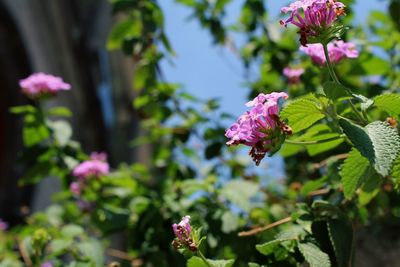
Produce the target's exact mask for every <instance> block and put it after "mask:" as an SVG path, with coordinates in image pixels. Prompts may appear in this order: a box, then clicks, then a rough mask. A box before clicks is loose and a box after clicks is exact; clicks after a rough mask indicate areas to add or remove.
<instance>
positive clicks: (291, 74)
mask: <svg viewBox="0 0 400 267" xmlns="http://www.w3.org/2000/svg"><path fill="white" fill-rule="evenodd" d="M303 73H304V69H303V68H290V67H286V68H284V69H283V75H285V76H286V77H287V79H288V82H289V84H298V83H300V76H301V75H302V74H303Z"/></svg>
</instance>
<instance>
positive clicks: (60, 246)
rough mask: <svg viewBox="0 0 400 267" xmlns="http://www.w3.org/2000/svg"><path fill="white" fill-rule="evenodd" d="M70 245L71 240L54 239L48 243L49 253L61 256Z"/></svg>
mask: <svg viewBox="0 0 400 267" xmlns="http://www.w3.org/2000/svg"><path fill="white" fill-rule="evenodd" d="M71 245H72V239H54V240H52V241H51V242H50V248H51V251H52V252H53V253H55V254H62V253H64V252H65V251H66V250H67V249H68V248H70V247H71Z"/></svg>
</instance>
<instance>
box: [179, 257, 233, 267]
mask: <svg viewBox="0 0 400 267" xmlns="http://www.w3.org/2000/svg"><path fill="white" fill-rule="evenodd" d="M207 262H208V263H209V264H210V265H211V266H212V267H231V266H233V264H234V263H235V260H209V259H207ZM186 266H187V267H209V266H208V265H207V264H206V263H205V262H204V261H203V260H202V259H201V258H199V257H191V258H190V259H189V260H188V261H187V265H186Z"/></svg>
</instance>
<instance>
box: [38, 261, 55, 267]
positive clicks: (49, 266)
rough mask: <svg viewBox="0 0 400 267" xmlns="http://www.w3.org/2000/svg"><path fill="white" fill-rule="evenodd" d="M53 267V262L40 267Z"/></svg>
mask: <svg viewBox="0 0 400 267" xmlns="http://www.w3.org/2000/svg"><path fill="white" fill-rule="evenodd" d="M53 266H54V265H53V263H52V262H51V261H48V262H45V263H42V264H41V265H40V267H53Z"/></svg>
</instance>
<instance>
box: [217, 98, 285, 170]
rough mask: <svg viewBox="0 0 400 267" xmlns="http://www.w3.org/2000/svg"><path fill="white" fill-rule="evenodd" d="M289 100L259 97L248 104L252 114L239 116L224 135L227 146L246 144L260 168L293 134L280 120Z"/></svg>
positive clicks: (247, 113)
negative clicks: (265, 158)
mask: <svg viewBox="0 0 400 267" xmlns="http://www.w3.org/2000/svg"><path fill="white" fill-rule="evenodd" d="M287 98H288V95H287V94H286V93H283V92H280V93H276V92H273V93H270V94H262V93H261V94H259V95H258V96H257V97H256V98H254V99H253V100H252V101H249V102H248V103H246V106H248V107H251V109H250V110H249V111H247V112H246V113H244V114H243V115H242V116H240V117H239V119H238V120H237V122H236V123H234V124H233V125H232V126H231V127H230V128H229V129H227V130H226V132H225V136H226V137H228V138H229V139H230V140H229V141H228V142H227V143H226V144H227V145H228V146H231V145H239V144H243V145H246V146H249V147H251V150H250V152H249V154H250V156H251V157H252V158H253V160H254V162H255V163H256V165H259V164H260V162H261V160H262V159H263V158H264V157H265V155H266V153H267V152H269V153H270V154H273V153H275V152H276V151H277V150H278V149H279V148H280V146H281V145H282V142H283V141H284V138H285V136H286V135H290V134H292V130H291V129H290V127H289V126H287V125H285V124H284V123H283V122H281V121H280V119H279V107H280V105H281V104H282V103H281V102H282V101H283V100H285V99H287Z"/></svg>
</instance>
